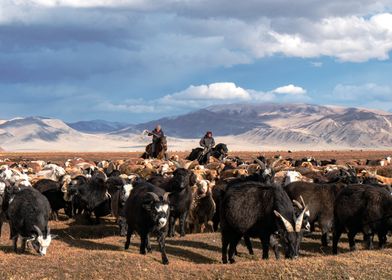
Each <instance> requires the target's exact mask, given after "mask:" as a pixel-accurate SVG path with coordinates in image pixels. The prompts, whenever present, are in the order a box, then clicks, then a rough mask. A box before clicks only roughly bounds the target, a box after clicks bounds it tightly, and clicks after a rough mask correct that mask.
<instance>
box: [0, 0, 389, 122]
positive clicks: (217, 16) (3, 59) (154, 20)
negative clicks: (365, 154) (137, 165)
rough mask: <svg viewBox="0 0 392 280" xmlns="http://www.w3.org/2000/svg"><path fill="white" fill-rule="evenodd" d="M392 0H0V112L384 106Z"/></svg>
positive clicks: (138, 116)
mask: <svg viewBox="0 0 392 280" xmlns="http://www.w3.org/2000/svg"><path fill="white" fill-rule="evenodd" d="M391 8H392V4H391V1H370V0H355V1H354V0H346V1H341V0H330V1H318V0H296V1H295V4H293V1H291V0H274V1H272V0H258V1H256V0H248V1H223V0H214V1H207V0H185V1H179V0H161V1H153V0H1V1H0V96H1V102H0V118H3V119H7V118H12V117H15V116H28V115H42V116H51V117H56V118H61V119H64V120H66V121H76V120H90V119H106V120H112V121H125V122H131V123H137V122H142V121H146V120H151V119H155V118H159V117H162V116H170V115H177V114H181V113H184V112H188V111H191V110H195V109H198V108H202V107H206V106H209V105H213V104H223V103H235V102H241V103H244V102H250V103H254V102H296V103H300V102H306V103H316V104H331V105H343V106H360V107H368V108H376V109H382V110H391V109H392V81H391V78H390V76H391V73H392V64H391V60H390V53H391V50H392V9H391Z"/></svg>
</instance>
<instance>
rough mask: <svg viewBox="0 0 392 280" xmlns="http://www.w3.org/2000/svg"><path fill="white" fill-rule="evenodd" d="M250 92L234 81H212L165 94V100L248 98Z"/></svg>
mask: <svg viewBox="0 0 392 280" xmlns="http://www.w3.org/2000/svg"><path fill="white" fill-rule="evenodd" d="M250 98H251V97H250V94H249V92H247V91H246V90H244V89H243V88H241V87H237V86H236V85H235V84H234V83H213V84H210V85H200V86H193V85H191V86H189V87H188V88H187V89H185V90H183V91H180V92H177V93H174V94H172V95H166V96H165V97H164V99H165V100H172V99H186V100H200V99H217V100H249V99H250Z"/></svg>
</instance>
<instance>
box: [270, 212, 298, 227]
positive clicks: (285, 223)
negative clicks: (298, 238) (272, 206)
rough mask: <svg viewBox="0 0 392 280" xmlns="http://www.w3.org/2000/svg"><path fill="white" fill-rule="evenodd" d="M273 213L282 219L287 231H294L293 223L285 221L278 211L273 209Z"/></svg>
mask: <svg viewBox="0 0 392 280" xmlns="http://www.w3.org/2000/svg"><path fill="white" fill-rule="evenodd" d="M274 213H275V215H276V216H277V217H279V218H280V219H281V220H282V222H283V224H284V226H285V228H286V230H287V232H294V229H293V225H292V224H290V222H289V221H287V220H286V219H285V218H284V217H283V216H282V215H281V214H280V213H279V212H278V211H276V210H274Z"/></svg>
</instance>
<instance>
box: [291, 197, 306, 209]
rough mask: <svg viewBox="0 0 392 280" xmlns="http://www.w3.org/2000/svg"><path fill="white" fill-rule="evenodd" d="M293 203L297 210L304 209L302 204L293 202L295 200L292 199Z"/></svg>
mask: <svg viewBox="0 0 392 280" xmlns="http://www.w3.org/2000/svg"><path fill="white" fill-rule="evenodd" d="M293 203H294V204H295V205H297V207H298V208H299V209H301V210H302V209H304V207H303V206H302V204H301V203H299V202H298V201H297V200H295V199H293Z"/></svg>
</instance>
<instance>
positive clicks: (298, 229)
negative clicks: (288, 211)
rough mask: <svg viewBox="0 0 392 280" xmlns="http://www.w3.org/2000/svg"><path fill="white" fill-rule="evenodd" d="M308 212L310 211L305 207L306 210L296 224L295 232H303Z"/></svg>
mask: <svg viewBox="0 0 392 280" xmlns="http://www.w3.org/2000/svg"><path fill="white" fill-rule="evenodd" d="M307 210H308V209H307V208H306V207H305V209H304V210H303V211H302V213H301V215H299V217H298V218H297V221H296V222H295V232H300V231H301V228H302V222H303V220H304V215H305V212H306V211H307Z"/></svg>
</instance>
